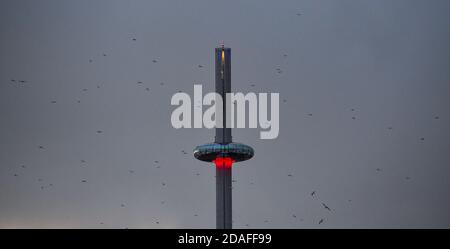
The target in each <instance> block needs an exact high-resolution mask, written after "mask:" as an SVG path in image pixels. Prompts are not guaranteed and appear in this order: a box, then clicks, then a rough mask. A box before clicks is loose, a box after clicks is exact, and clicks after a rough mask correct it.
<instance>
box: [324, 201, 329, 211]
mask: <svg viewBox="0 0 450 249" xmlns="http://www.w3.org/2000/svg"><path fill="white" fill-rule="evenodd" d="M322 206H323V207H324V208H325V209H327V210H328V211H331V209H330V208H329V207H328V206H327V205H325V203H323V202H322Z"/></svg>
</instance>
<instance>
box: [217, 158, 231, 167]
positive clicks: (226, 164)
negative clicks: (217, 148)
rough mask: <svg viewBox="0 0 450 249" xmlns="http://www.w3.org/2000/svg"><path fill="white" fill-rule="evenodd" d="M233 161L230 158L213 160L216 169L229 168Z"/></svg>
mask: <svg viewBox="0 0 450 249" xmlns="http://www.w3.org/2000/svg"><path fill="white" fill-rule="evenodd" d="M233 162H234V160H233V159H231V157H217V158H216V159H214V160H213V163H215V164H216V167H217V168H231V166H232V165H233Z"/></svg>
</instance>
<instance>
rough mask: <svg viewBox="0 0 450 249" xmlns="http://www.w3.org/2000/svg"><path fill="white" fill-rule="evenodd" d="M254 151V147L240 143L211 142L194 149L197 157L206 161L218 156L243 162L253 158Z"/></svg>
mask: <svg viewBox="0 0 450 249" xmlns="http://www.w3.org/2000/svg"><path fill="white" fill-rule="evenodd" d="M254 153H255V152H254V151H253V148H252V147H250V146H248V145H245V144H240V143H229V144H219V143H209V144H204V145H200V146H197V147H196V148H195V149H194V156H195V158H197V159H198V160H201V161H205V162H212V161H214V160H215V159H216V158H218V157H230V158H231V159H233V161H234V162H241V161H245V160H248V159H250V158H252V157H253V155H254Z"/></svg>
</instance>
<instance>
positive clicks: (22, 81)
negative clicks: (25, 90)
mask: <svg viewBox="0 0 450 249" xmlns="http://www.w3.org/2000/svg"><path fill="white" fill-rule="evenodd" d="M19 82H20V83H27V82H26V81H25V80H19Z"/></svg>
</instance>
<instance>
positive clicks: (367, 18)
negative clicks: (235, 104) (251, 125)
mask: <svg viewBox="0 0 450 249" xmlns="http://www.w3.org/2000/svg"><path fill="white" fill-rule="evenodd" d="M449 13H450V2H449V1H447V0H431V1H422V0H397V1H391V0H376V1H374V0H364V1H356V0H339V1H336V0H320V1H316V0H314V1H313V0H310V1H207V0H204V1H181V0H180V1H144V0H141V1H138V0H132V1H118V0H115V1H111V0H108V1H106V0H102V1H100V0H96V1H91V0H89V1H88V0H77V1H68V0H64V1H61V0H41V1H32V0H29V1H24V0H2V1H0V35H1V39H0V120H1V122H0V166H1V167H0V228H126V227H129V228H214V227H215V181H214V174H215V170H214V167H213V166H212V165H209V164H207V163H202V162H200V161H196V160H195V159H194V158H193V156H192V150H193V148H194V147H195V146H196V145H199V144H202V143H206V142H211V141H212V140H213V136H214V135H213V131H211V130H208V129H180V130H176V129H174V128H172V126H171V123H170V115H171V112H172V110H173V109H174V108H175V107H173V106H171V105H170V98H171V96H172V95H173V94H174V93H176V92H177V91H185V92H188V93H190V94H192V92H193V84H194V83H197V84H203V88H204V92H209V91H212V90H213V79H214V71H213V70H214V66H213V62H214V60H213V50H214V47H216V46H218V44H219V43H220V42H221V41H224V42H225V45H226V46H228V47H231V49H232V88H233V90H234V91H242V92H249V91H252V92H278V93H280V100H281V101H280V135H279V137H278V139H275V140H260V139H259V129H234V130H233V137H234V140H235V141H238V142H243V143H246V144H249V145H251V146H253V148H254V149H255V157H254V158H253V159H252V160H250V161H247V162H244V163H240V164H236V165H235V166H234V168H233V178H234V179H235V180H236V182H234V183H233V184H234V189H233V220H234V227H236V228H247V227H249V228H383V227H384V228H449V227H450V168H449V167H450V153H449V152H450V131H449V127H450V112H449V110H450V70H449V68H450V15H449ZM133 39H135V40H133ZM285 55H287V56H285ZM153 60H156V61H157V62H156V63H155V62H153ZM198 65H203V67H201V68H200V67H199V66H198ZM277 68H279V69H281V70H282V72H281V73H278V72H277ZM13 80H14V81H13ZM21 81H25V82H21ZM139 82H142V83H141V84H140V83H139ZM252 84H254V86H252ZM100 131H101V132H100ZM183 150H184V151H186V152H187V153H188V154H184V153H183V152H182V151H183ZM288 175H291V176H288ZM313 191H315V192H314V194H313V195H311V194H312V193H313ZM322 203H324V204H325V205H327V206H328V207H330V209H331V211H329V210H327V209H325V208H324V207H323V205H322ZM321 219H323V223H321V224H319V221H320V220H321Z"/></svg>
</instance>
